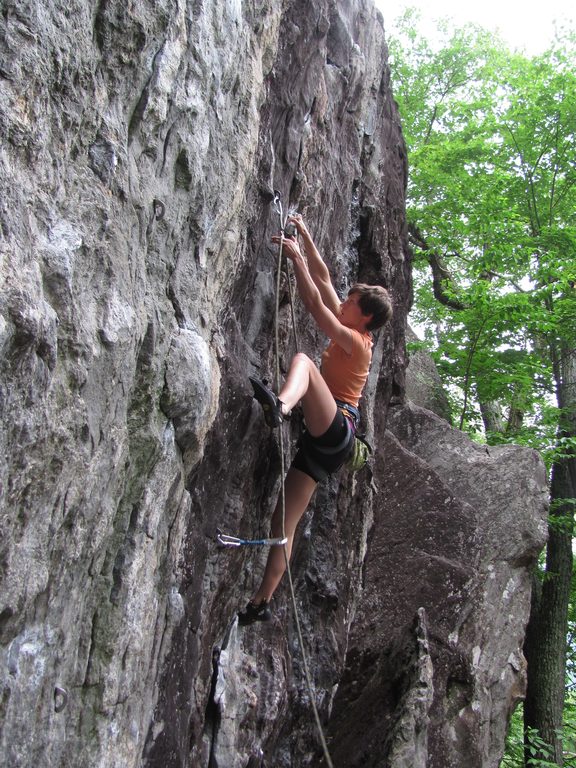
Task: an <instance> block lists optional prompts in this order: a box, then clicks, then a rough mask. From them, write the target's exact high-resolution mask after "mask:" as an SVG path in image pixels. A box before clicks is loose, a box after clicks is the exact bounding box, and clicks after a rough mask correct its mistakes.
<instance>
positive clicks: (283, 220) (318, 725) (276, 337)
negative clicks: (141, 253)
mask: <svg viewBox="0 0 576 768" xmlns="http://www.w3.org/2000/svg"><path fill="white" fill-rule="evenodd" d="M274 194H275V196H274V205H275V207H276V211H277V213H278V215H279V216H280V247H279V249H278V269H277V274H276V311H275V317H274V341H275V362H276V392H279V391H280V385H281V383H282V382H281V375H280V321H279V317H280V284H281V281H280V278H281V273H282V251H283V245H284V231H285V228H286V222H287V219H288V217H287V216H286V218H284V214H283V209H282V202H281V200H280V195H279V193H278V192H275V193H274ZM288 285H289V295H290V310H291V316H292V332H293V335H294V343H295V345H296V351H298V334H297V331H296V317H295V312H294V301H293V297H292V281H291V280H290V274H289V273H288ZM279 437H280V473H281V474H280V476H281V477H282V482H281V485H280V488H281V490H280V499H281V509H282V538H283V539H286V541H287V537H286V494H285V490H284V474H285V451H284V430H283V429H282V424H281V425H280V429H279ZM282 548H283V551H284V562H285V564H286V575H287V577H288V584H289V587H290V596H291V599H292V608H293V611H294V620H295V623H296V633H297V635H298V643H299V645H300V652H301V654H302V666H303V667H304V676H305V678H306V686H307V688H308V695H309V697H310V705H311V707H312V712H313V713H314V720H315V723H316V729H317V731H318V737H319V739H320V743H321V745H322V751H323V752H324V759H325V760H326V765H327V766H328V768H333V763H332V759H331V757H330V752H329V751H328V744H327V743H326V737H325V736H324V729H323V728H322V723H321V722H320V715H319V714H318V708H317V707H316V701H315V700H314V689H313V687H312V678H311V676H310V669H309V666H308V657H307V655H306V649H305V647H304V639H303V637H302V628H301V625H300V617H299V613H298V605H297V603H296V593H295V590H294V582H293V580H292V571H291V569H290V558H289V557H288V550H287V547H286V544H284V545H283V547H282Z"/></svg>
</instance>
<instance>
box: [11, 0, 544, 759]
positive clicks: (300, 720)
mask: <svg viewBox="0 0 576 768" xmlns="http://www.w3.org/2000/svg"><path fill="white" fill-rule="evenodd" d="M0 54H1V58H0V131H1V136H2V151H1V153H0V178H1V184H2V198H1V205H0V233H1V238H0V259H1V260H0V275H1V278H2V279H1V282H0V345H1V350H2V354H1V358H0V409H1V414H0V418H1V422H2V429H1V431H0V441H1V442H0V446H1V449H2V458H3V460H2V463H1V464H0V526H1V528H0V578H1V591H0V679H1V696H0V725H1V729H2V730H1V747H0V754H1V755H2V757H1V758H0V761H1V762H2V765H6V766H10V767H11V768H12V767H13V766H34V765H42V766H47V767H52V766H54V767H56V766H58V767H60V766H83V767H84V766H87V767H88V766H98V767H99V768H117V767H120V766H121V767H122V768H124V767H126V768H130V767H131V766H162V767H163V768H188V767H190V768H192V767H194V768H196V766H210V767H211V768H215V767H216V766H226V768H235V766H251V768H255V766H276V767H278V768H280V767H281V766H289V765H290V766H293V767H294V768H297V766H306V765H317V764H319V760H320V758H319V754H320V753H319V749H318V739H317V734H316V731H315V728H314V724H313V720H312V717H311V714H310V702H309V692H308V688H307V686H306V684H305V680H304V676H303V669H302V656H301V651H300V648H299V645H298V642H297V638H296V634H295V628H294V619H293V612H292V608H291V605H290V601H289V595H288V590H287V587H286V585H285V584H284V585H283V586H282V588H281V590H280V591H279V593H278V596H277V597H276V598H275V606H274V607H275V619H274V621H273V622H271V624H270V625H267V626H263V627H252V628H249V629H245V630H241V629H239V628H238V627H237V625H236V623H235V621H234V617H235V613H236V611H237V609H238V607H239V606H240V605H242V604H243V603H244V602H245V600H246V598H247V597H248V595H249V593H250V591H251V589H252V588H253V586H254V584H255V583H256V581H257V580H258V578H259V576H260V573H261V568H262V562H263V557H264V556H265V553H262V552H260V551H255V550H251V551H246V550H234V551H232V552H230V551H222V550H220V549H219V548H218V547H217V546H216V544H215V532H216V528H217V527H218V526H220V527H221V528H222V529H224V530H226V531H227V532H231V533H237V532H239V533H241V534H246V535H250V536H252V535H260V534H263V533H266V532H267V525H268V520H269V515H270V511H271V508H272V507H273V504H274V501H275V497H276V494H277V491H278V485H279V452H278V444H277V438H276V437H275V436H271V435H270V434H269V431H268V430H267V429H266V428H265V426H264V423H263V420H262V416H261V413H260V412H259V410H258V408H257V407H255V405H254V404H253V401H252V398H251V396H250V393H249V388H248V385H247V377H248V375H249V374H251V373H258V374H260V375H268V376H269V377H270V376H272V374H273V371H274V345H273V339H274V293H275V277H274V272H275V262H274V259H275V254H274V252H273V251H272V250H271V248H270V247H269V242H270V237H271V235H272V233H273V232H275V231H277V229H278V216H277V215H276V213H275V211H274V206H273V205H272V199H273V197H274V190H278V191H279V192H280V193H281V198H282V201H283V204H284V206H285V207H287V206H288V205H291V206H297V207H298V210H299V211H300V212H302V213H303V214H304V216H305V218H306V220H307V222H308V224H309V227H310V229H311V230H312V232H313V233H314V235H315V239H316V242H317V244H318V245H319V247H320V249H321V251H322V252H323V254H324V255H325V257H326V259H327V262H328V263H329V265H330V267H331V269H332V272H333V275H334V277H335V280H336V283H337V285H338V286H339V287H341V288H342V289H343V290H344V289H345V288H346V287H347V286H349V285H350V284H351V283H352V282H354V281H356V280H358V279H359V280H362V281H365V282H379V283H381V284H383V285H385V286H387V287H388V288H389V290H390V292H391V294H392V296H393V299H394V305H395V315H394V321H393V323H392V324H391V325H390V327H388V328H387V329H386V330H385V331H383V332H381V333H380V334H379V335H378V338H377V340H376V344H375V352H374V362H373V367H372V372H371V376H370V379H369V382H368V386H367V389H366V393H365V398H364V405H363V414H364V416H363V419H364V422H365V426H366V429H367V432H368V435H369V437H371V438H372V439H373V440H374V441H375V443H376V444H377V446H378V451H377V458H376V460H375V462H374V464H373V466H372V467H369V468H366V469H365V470H363V471H362V472H361V473H359V474H357V475H355V476H351V475H347V474H346V473H342V475H340V476H338V477H334V478H332V479H331V480H330V482H328V483H326V484H325V485H324V486H322V487H320V488H319V489H318V492H317V494H316V496H315V499H314V503H313V504H312V506H311V509H310V510H309V512H308V513H307V515H306V519H305V520H304V521H303V523H302V526H301V528H302V530H301V531H300V533H299V538H298V541H297V545H296V547H295V550H294V557H293V576H294V587H295V593H296V599H297V609H298V615H299V616H300V619H301V622H302V632H303V636H304V645H305V647H306V650H307V652H308V656H309V658H310V668H311V678H312V688H313V693H314V697H315V700H316V702H317V705H318V708H319V711H320V714H321V717H322V719H323V721H324V724H325V728H326V732H327V733H328V734H329V736H330V738H331V741H330V745H331V749H332V751H333V753H334V762H335V765H340V766H353V765H356V764H358V765H360V764H362V765H367V766H368V765H382V766H388V765H390V766H395V767H397V768H399V766H408V765H411V766H420V765H422V766H424V765H430V766H440V765H442V766H443V768H444V766H445V765H448V764H447V763H441V762H439V761H440V757H439V756H440V755H442V754H448V755H450V758H449V759H450V760H451V761H452V762H451V763H450V765H464V764H466V765H470V766H476V765H478V766H480V765H481V766H483V767H484V766H486V767H488V766H490V767H491V766H493V765H496V764H497V761H496V757H497V755H499V754H500V753H501V750H502V747H503V735H504V731H505V725H506V717H507V715H508V713H509V711H510V707H511V705H512V703H513V701H514V699H515V697H518V696H520V695H521V691H522V669H523V667H522V664H523V661H522V656H521V652H520V647H521V640H522V633H523V629H524V622H525V620H526V614H527V610H528V604H529V588H528V581H527V577H526V574H527V572H528V568H529V567H530V565H531V564H532V563H533V561H534V558H535V556H536V552H537V550H538V548H539V546H541V544H542V542H543V534H542V526H541V519H542V514H543V503H542V497H543V493H544V478H543V476H542V468H541V466H540V465H539V464H538V463H537V461H536V459H535V457H534V455H533V454H531V453H530V452H526V451H521V450H520V449H514V448H508V449H506V450H503V451H502V452H501V453H499V452H495V449H490V453H489V454H488V453H487V452H486V450H485V449H484V448H478V447H477V446H472V445H471V444H470V443H469V442H468V441H467V440H466V438H465V437H464V436H462V435H460V434H459V433H454V432H453V431H452V430H450V428H449V427H448V426H447V424H445V423H444V422H441V421H440V420H438V419H436V418H435V417H433V416H432V415H431V414H429V413H428V412H425V411H421V410H418V409H416V408H410V407H403V406H401V405H397V406H396V407H395V408H394V409H392V411H391V413H392V414H393V415H392V417H391V429H392V431H391V432H388V433H386V432H385V429H386V423H387V419H388V410H389V409H388V404H389V403H390V401H391V400H392V401H393V402H396V403H399V402H400V401H401V400H402V396H403V393H404V370H405V363H406V360H405V351H404V334H405V319H406V314H407V311H408V308H409V304H410V296H411V293H410V291H411V284H410V261H409V253H408V249H407V246H406V240H405V236H404V226H405V222H404V191H405V184H406V173H407V169H406V157H405V148H404V144H403V140H402V135H401V130H400V125H399V121H398V116H397V113H396V109H395V106H394V102H393V98H392V94H391V93H390V89H389V78H388V69H387V57H386V46H385V42H384V31H383V25H382V19H381V17H380V15H379V14H378V13H377V12H376V11H375V10H374V8H373V5H372V3H371V2H369V1H368V0H349V1H346V2H344V1H342V2H334V1H333V0H314V2H308V0H306V2H305V1H304V0H284V2H280V0H272V2H269V3H260V2H256V1H255V0H253V1H252V2H250V0H244V1H243V2H240V0H214V1H213V2H186V0H154V2H145V1H143V2H139V3H125V2H121V0H106V1H105V2H100V3H98V4H89V3H87V2H85V0H77V1H73V2H72V4H71V5H70V4H68V5H67V6H66V8H63V7H62V6H61V5H60V4H58V3H55V2H52V0H48V2H45V1H43V2H40V1H39V0H18V2H15V1H14V0H7V1H6V2H4V4H3V7H2V14H1V16H0ZM280 288H281V290H280V305H281V310H280V322H279V337H280V342H281V343H280V349H281V353H280V363H281V367H282V369H283V370H285V368H286V365H287V362H288V359H289V357H290V355H291V354H292V353H293V351H294V346H293V342H292V334H291V323H290V311H289V307H288V300H287V296H288V290H287V288H288V279H287V277H286V276H284V277H283V279H282V281H281V286H280ZM296 311H297V326H298V331H299V334H298V335H299V337H300V338H299V347H300V348H301V349H303V350H304V351H307V352H308V353H310V354H313V355H317V354H318V353H319V352H320V350H321V348H322V343H323V342H322V340H321V339H320V338H319V337H318V336H317V334H315V333H314V331H313V329H312V328H311V327H310V324H309V323H308V322H307V320H306V317H305V315H304V313H303V312H302V310H301V308H299V307H297V310H296ZM296 435H297V425H295V424H294V425H293V426H292V427H291V433H290V434H288V432H287V433H286V435H285V438H286V442H287V443H289V442H291V444H292V445H293V441H294V439H295V438H296ZM289 438H291V439H292V440H291V441H290V440H289ZM441 447H442V448H441ZM442 456H444V462H443V461H442V460H441V457H442ZM510 489H513V490H512V492H511V490H510ZM514 494H516V495H517V499H518V501H517V504H516V505H515V506H514V505H512V504H511V503H510V497H511V496H513V495H514ZM513 513H515V514H514V515H513ZM512 515H513V519H512ZM416 532H417V533H418V535H417V536H416ZM498 600H500V601H503V604H504V606H505V609H506V610H505V611H503V612H498V611H494V606H495V605H497V604H498ZM496 633H497V637H495V634H496ZM370 745H371V748H370V750H368V747H369V746H370ZM361 754H364V755H365V759H364V762H363V763H361V762H360V755H361ZM458 761H459V762H458Z"/></svg>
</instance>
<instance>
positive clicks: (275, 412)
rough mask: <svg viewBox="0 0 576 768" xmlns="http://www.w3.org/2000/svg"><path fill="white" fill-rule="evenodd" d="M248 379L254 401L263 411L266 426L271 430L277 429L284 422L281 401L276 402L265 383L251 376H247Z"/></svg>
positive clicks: (276, 399)
mask: <svg viewBox="0 0 576 768" xmlns="http://www.w3.org/2000/svg"><path fill="white" fill-rule="evenodd" d="M249 379H250V383H251V384H252V388H253V390H254V395H253V396H254V399H255V400H258V402H259V403H260V405H261V406H262V410H263V411H264V419H265V420H266V424H268V426H269V427H270V428H271V429H275V428H276V427H279V426H280V424H282V422H283V421H284V416H283V414H282V401H281V400H278V398H277V397H276V395H275V394H274V392H272V390H271V389H268V387H267V386H266V384H265V382H263V381H259V380H258V379H254V378H252V376H249Z"/></svg>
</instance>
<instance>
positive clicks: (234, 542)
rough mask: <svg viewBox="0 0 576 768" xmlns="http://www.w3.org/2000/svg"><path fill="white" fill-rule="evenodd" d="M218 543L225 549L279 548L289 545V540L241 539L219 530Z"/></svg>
mask: <svg viewBox="0 0 576 768" xmlns="http://www.w3.org/2000/svg"><path fill="white" fill-rule="evenodd" d="M217 534H218V535H217V537H216V538H217V541H218V544H221V545H222V546H223V547H259V546H263V547H279V546H282V545H283V544H287V543H288V539H287V538H286V537H284V538H276V539H241V538H239V537H238V536H228V535H227V534H225V533H222V531H221V530H220V529H219V528H218V530H217Z"/></svg>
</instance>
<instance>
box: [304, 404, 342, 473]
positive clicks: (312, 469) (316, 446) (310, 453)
mask: <svg viewBox="0 0 576 768" xmlns="http://www.w3.org/2000/svg"><path fill="white" fill-rule="evenodd" d="M353 445H354V427H353V426H352V423H351V421H350V419H347V418H346V416H344V414H343V413H342V411H341V410H340V409H338V410H337V411H336V416H334V421H333V422H332V424H331V425H330V426H329V427H328V429H327V430H326V432H324V434H323V435H320V436H319V437H312V435H311V434H310V433H309V432H304V434H303V435H302V437H301V438H300V441H299V443H298V452H297V453H296V456H295V457H294V461H293V462H292V466H293V467H294V469H299V470H300V471H301V472H304V473H305V474H307V475H309V476H310V477H311V478H312V479H313V480H316V482H317V483H320V482H321V481H322V480H326V478H327V477H328V476H329V475H331V474H332V473H333V472H336V471H337V470H338V469H340V467H341V466H342V465H343V464H344V462H345V461H346V459H347V458H348V456H349V455H350V451H351V450H352V447H353Z"/></svg>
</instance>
